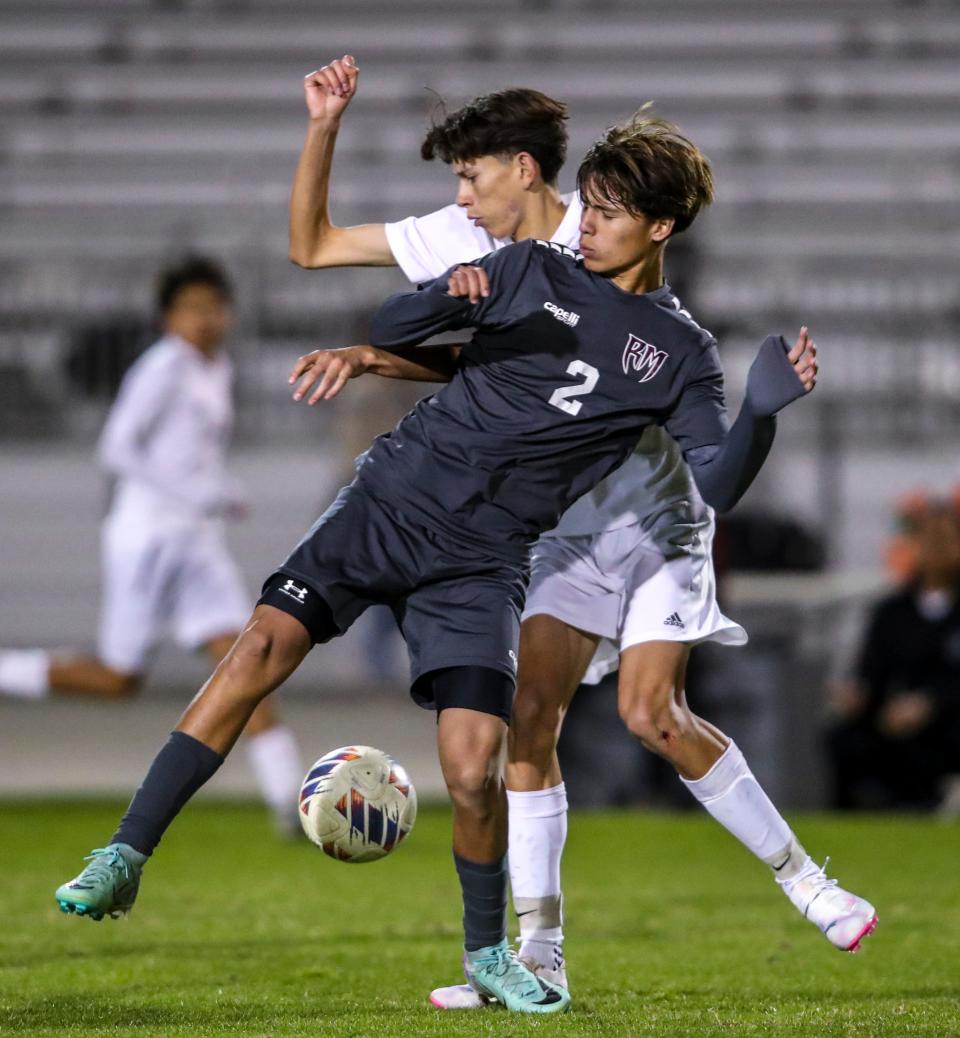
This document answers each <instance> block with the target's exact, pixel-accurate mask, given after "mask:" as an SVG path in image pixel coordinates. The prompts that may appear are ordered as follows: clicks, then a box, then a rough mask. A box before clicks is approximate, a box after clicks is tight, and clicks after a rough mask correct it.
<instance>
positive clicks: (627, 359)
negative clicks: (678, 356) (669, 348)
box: [623, 332, 670, 382]
mask: <svg viewBox="0 0 960 1038" xmlns="http://www.w3.org/2000/svg"><path fill="white" fill-rule="evenodd" d="M669 356H670V354H669V353H667V352H666V351H664V350H658V349H657V347H656V346H652V345H651V344H650V343H649V342H644V341H643V339H638V338H637V337H636V335H634V334H633V333H632V332H631V333H630V334H629V335H628V336H627V345H626V346H624V348H623V373H624V375H637V376H638V378H637V381H638V382H649V381H650V379H652V378H653V377H654V375H656V374H657V372H658V371H659V370H660V369H661V368H662V367H663V365H664V364H665V363H666V361H667V358H668V357H669Z"/></svg>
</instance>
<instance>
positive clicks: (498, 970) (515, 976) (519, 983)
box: [471, 952, 542, 995]
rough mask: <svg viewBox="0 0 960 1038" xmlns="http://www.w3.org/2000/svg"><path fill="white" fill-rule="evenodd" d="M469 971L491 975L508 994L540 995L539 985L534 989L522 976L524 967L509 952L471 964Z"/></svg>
mask: <svg viewBox="0 0 960 1038" xmlns="http://www.w3.org/2000/svg"><path fill="white" fill-rule="evenodd" d="M471 969H473V970H474V971H475V972H477V973H486V974H493V976H495V977H497V978H498V979H499V980H502V981H503V986H504V988H506V990H507V992H508V993H509V994H518V995H524V994H532V993H533V992H534V990H536V991H537V993H538V994H541V993H542V989H541V988H540V985H539V984H536V989H535V988H534V987H533V986H532V985H531V983H530V981H529V979H528V978H527V977H525V976H524V973H525V972H526V969H525V967H524V966H523V965H522V964H521V963H520V961H519V960H518V959H517V958H516V956H515V955H511V954H510V953H509V952H507V953H506V954H504V955H498V956H496V957H495V958H489V959H481V960H480V961H479V962H474V963H471ZM535 983H536V982H535Z"/></svg>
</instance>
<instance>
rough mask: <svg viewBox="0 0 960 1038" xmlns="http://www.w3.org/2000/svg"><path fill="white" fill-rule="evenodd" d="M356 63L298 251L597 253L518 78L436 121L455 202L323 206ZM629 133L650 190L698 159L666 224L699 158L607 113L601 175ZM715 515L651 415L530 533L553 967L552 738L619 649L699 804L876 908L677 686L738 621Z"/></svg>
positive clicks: (550, 968) (324, 111) (345, 78)
mask: <svg viewBox="0 0 960 1038" xmlns="http://www.w3.org/2000/svg"><path fill="white" fill-rule="evenodd" d="M358 76H359V72H358V69H357V66H356V63H355V61H354V59H353V58H352V56H350V55H345V56H344V57H343V58H342V59H340V60H338V61H334V62H331V64H330V65H327V66H324V67H323V68H322V69H319V70H317V71H315V72H313V73H311V74H310V75H308V76H307V77H306V79H305V84H304V88H305V93H306V102H307V108H308V112H309V115H310V123H309V126H308V130H307V137H306V140H305V143H304V146H303V151H302V153H301V157H300V162H299V165H298V167H297V171H296V175H295V179H294V185H293V191H292V195H291V203H290V257H291V259H293V260H294V262H296V263H298V264H300V265H301V266H305V267H333V266H350V265H359V266H383V265H391V264H397V265H398V266H400V267H401V268H402V270H403V272H404V273H405V274H406V275H407V277H408V278H409V279H410V280H411V281H414V282H419V281H424V280H427V279H428V278H432V277H436V276H438V275H439V274H440V273H442V272H443V271H444V270H445V269H446V267H447V266H449V265H450V264H452V263H457V262H468V261H470V260H471V259H472V258H474V257H475V256H480V255H483V254H484V253H487V252H489V251H492V250H496V249H499V248H502V247H503V246H504V245H507V244H509V243H510V242H511V241H519V240H523V239H525V238H531V237H532V238H541V239H547V240H551V241H554V242H557V243H559V244H561V245H564V246H568V247H570V248H573V249H578V248H581V249H582V251H583V252H584V254H585V255H586V254H588V253H589V246H590V242H591V240H592V238H593V237H594V236H595V235H596V234H597V233H598V231H599V229H600V228H601V226H605V225H606V224H607V223H608V222H609V220H610V219H611V213H610V211H609V209H608V208H606V207H604V206H599V207H598V208H597V209H596V210H595V211H594V212H592V213H591V214H590V217H589V219H584V216H583V209H582V200H581V196H580V193H579V191H578V192H575V193H573V194H569V195H561V194H560V192H559V190H558V188H557V177H558V174H559V172H560V169H561V167H562V165H563V162H564V159H565V156H566V141H567V137H566V127H565V120H566V106H565V105H563V104H562V103H561V102H559V101H556V100H554V99H552V98H550V97H547V96H545V95H543V94H541V93H539V92H537V91H534V90H526V89H511V90H504V91H500V92H498V93H495V94H490V95H487V96H485V97H481V98H477V99H475V100H474V101H472V102H471V103H469V104H467V105H465V106H464V107H463V108H461V109H459V110H458V111H455V112H453V113H450V114H449V115H447V116H446V118H444V119H443V120H442V121H441V122H439V123H437V124H435V125H434V126H433V127H432V129H431V130H430V131H429V132H428V134H427V136H426V138H425V140H424V143H423V146H422V149H421V153H422V155H423V157H424V158H426V159H430V158H433V157H434V156H439V157H440V158H441V159H442V160H443V161H445V162H447V163H449V164H450V165H451V166H452V168H453V171H454V173H455V174H456V176H457V179H458V190H457V197H456V202H455V204H452V205H448V206H446V207H444V208H443V209H440V210H438V211H436V212H434V213H431V214H429V215H427V216H423V217H408V218H407V219H405V220H401V221H399V222H397V223H387V224H364V225H359V226H354V227H337V226H335V225H334V224H333V222H332V220H331V218H330V215H329V209H328V197H329V182H330V175H331V169H332V161H333V152H334V146H335V142H336V136H337V132H338V129H339V125H340V119H341V116H342V115H343V113H344V111H345V109H346V108H347V106H348V104H349V103H350V101H351V99H352V98H353V96H354V94H355V93H356V89H357V83H358ZM624 152H626V154H628V155H629V156H630V158H629V160H628V161H629V162H630V163H632V164H633V169H634V170H635V172H636V178H637V182H638V185H639V187H640V188H641V193H642V192H643V191H644V190H645V191H646V195H647V198H648V199H650V200H653V199H655V198H656V195H657V191H658V188H659V186H660V183H659V182H658V181H657V179H656V177H657V172H656V171H657V169H658V166H661V165H662V166H669V164H670V162H671V161H674V162H678V160H677V158H676V156H678V155H680V156H683V158H682V159H680V160H679V162H678V164H683V163H689V165H690V168H691V169H692V170H695V171H696V172H691V173H688V175H687V177H686V179H684V180H682V186H681V191H682V193H685V194H682V197H680V198H677V199H671V201H670V207H669V209H670V212H669V215H670V216H671V217H672V218H673V220H674V222H673V225H672V228H671V232H670V233H671V234H676V233H679V232H681V231H682V230H684V229H685V228H686V227H687V226H688V225H689V224H690V223H691V222H692V220H693V217H694V216H695V215H696V212H697V210H698V209H699V207H700V206H701V205H703V204H709V202H710V201H711V199H712V177H711V175H710V169H709V165H708V164H707V162H706V160H705V159H704V157H703V156H702V155H700V153H699V151H698V150H697V149H696V148H695V147H694V146H693V145H692V144H690V142H688V141H686V140H685V139H684V138H682V137H681V136H680V135H679V134H678V133H677V131H676V128H675V127H672V126H671V125H670V124H667V123H664V122H662V121H660V120H656V119H653V118H649V117H647V116H645V115H643V114H642V113H641V114H640V116H639V117H638V118H635V119H634V120H633V121H631V122H630V123H628V124H627V125H626V126H624V127H623V128H622V129H614V130H612V131H610V132H609V133H608V135H607V138H606V139H605V142H604V143H603V145H602V147H601V149H600V151H599V152H598V153H597V155H596V170H597V174H598V176H599V177H600V178H601V179H602V177H603V176H605V175H606V170H607V169H608V168H609V169H610V170H614V169H615V168H616V167H617V165H618V163H619V162H620V161H621V159H622V156H623V154H624ZM605 163H606V164H607V165H606V166H605ZM644 178H649V180H648V182H647V183H645V184H644V183H643V181H644ZM657 202H658V204H659V202H660V200H657ZM647 215H648V216H650V215H664V214H662V213H656V214H654V213H650V212H648V213H647ZM663 244H664V245H665V244H666V243H665V242H664V243H663ZM666 291H667V292H669V289H666ZM669 298H670V300H671V305H672V306H673V307H674V308H675V309H676V311H677V313H678V314H681V315H683V316H684V317H689V315H688V314H687V313H686V311H685V310H684V309H683V308H682V306H681V304H680V302H679V301H678V300H677V299H676V297H675V296H673V295H670V297H669ZM559 316H560V315H558V317H559ZM643 345H645V344H639V345H638V347H637V348H638V349H640V348H642V347H643ZM323 363H324V364H326V363H334V364H337V363H338V361H337V360H331V361H324V362H323ZM628 363H629V358H627V357H625V359H624V364H625V365H627V364H628ZM572 404H573V401H571V405H572ZM713 535H714V515H713V511H712V510H711V509H710V508H708V507H707V505H706V504H705V503H704V501H703V500H702V499H701V496H700V494H699V493H698V490H697V487H696V485H695V483H694V480H693V479H692V477H691V473H690V470H689V468H688V466H687V465H686V464H685V463H684V460H683V458H682V456H681V454H680V450H679V448H678V446H677V444H676V443H675V442H674V440H673V439H672V438H671V437H670V436H669V435H667V433H666V432H665V431H664V430H663V429H661V428H657V427H651V428H648V429H647V430H645V431H644V434H643V437H642V439H641V440H640V442H639V444H638V445H637V448H636V450H635V451H634V452H633V453H632V454H631V455H630V457H629V458H628V459H627V461H626V462H625V463H624V465H623V466H621V468H620V469H618V470H617V471H616V472H614V473H613V474H612V475H610V476H608V477H607V478H606V479H605V480H604V481H603V482H602V483H600V484H599V485H598V486H597V487H596V488H594V489H593V490H592V491H591V492H590V493H588V494H586V495H584V496H583V497H582V498H581V499H580V500H579V501H577V502H576V503H575V504H574V505H573V506H572V507H571V508H570V509H569V510H568V511H567V512H566V514H565V515H564V516H563V518H562V519H561V521H560V523H559V524H558V525H557V526H556V527H555V529H553V530H551V531H548V532H547V533H546V534H545V535H544V536H542V537H541V539H540V540H539V542H538V543H537V545H536V547H535V548H534V551H533V556H532V571H531V579H530V586H529V589H528V593H527V600H526V607H525V610H524V619H523V626H522V628H521V637H520V666H519V672H518V680H517V694H516V700H515V703H514V710H513V717H512V721H511V729H510V736H509V757H508V764H507V777H506V784H507V790H508V794H507V795H508V801H509V812H510V827H509V834H510V854H509V859H510V877H511V885H512V890H513V900H514V906H515V909H516V911H517V915H518V918H519V922H520V932H521V945H520V955H521V957H522V958H523V959H524V960H526V961H527V962H529V963H530V964H532V965H533V966H534V968H536V970H537V971H538V973H539V974H540V975H541V976H543V977H545V978H546V979H548V980H550V981H551V982H554V983H557V984H560V985H562V986H564V987H565V986H566V984H567V977H566V969H565V961H564V953H563V924H562V898H561V891H560V859H561V855H562V852H563V846H564V843H565V840H566V810H567V802H566V791H565V788H564V785H563V781H562V776H561V773H560V767H559V763H558V761H557V757H556V745H557V740H558V738H559V734H560V728H561V725H562V723H563V718H564V715H565V713H566V709H567V706H568V705H569V703H570V700H571V698H572V697H573V695H574V693H575V691H576V689H577V688H578V687H579V685H580V684H581V683H582V682H584V681H587V682H589V683H594V682H597V681H599V680H600V679H601V678H602V677H603V676H604V675H606V674H607V673H610V672H611V671H613V670H615V669H616V668H617V667H618V665H619V667H620V684H619V708H620V713H621V716H622V717H623V719H624V721H625V723H626V724H627V726H628V727H629V729H630V731H631V732H632V733H633V734H634V735H636V736H637V737H638V738H639V739H640V740H641V741H642V742H643V744H644V745H645V746H647V747H648V748H649V749H651V750H653V751H654V752H656V753H658V754H660V755H661V756H663V757H665V758H666V759H667V760H668V761H669V762H670V763H671V764H673V765H674V767H675V768H676V769H677V772H678V774H679V775H680V777H681V779H682V780H683V781H684V782H685V784H686V786H687V788H688V789H689V790H690V792H691V793H692V794H693V796H694V797H696V799H697V800H698V801H699V802H700V803H701V804H703V806H704V807H705V808H706V809H707V811H709V812H710V814H711V815H712V816H713V817H714V818H715V819H716V820H717V821H719V822H720V823H721V824H722V825H724V826H725V827H726V828H727V829H728V830H729V831H730V832H731V833H732V834H733V835H734V836H736V837H737V838H738V839H739V840H741V842H743V843H744V844H745V845H746V846H747V847H748V848H749V849H750V850H751V851H752V852H753V853H754V854H755V855H756V856H757V857H758V858H760V859H761V860H762V861H764V862H766V863H767V864H768V865H770V866H771V868H772V869H773V874H774V876H775V877H776V879H777V880H778V882H779V883H780V886H781V889H783V891H784V892H785V893H786V894H787V896H788V897H789V898H790V900H791V901H792V902H793V904H794V905H795V906H796V907H797V908H798V909H799V910H800V911H801V912H802V913H803V914H804V915H805V916H806V917H807V918H809V919H810V920H811V921H813V922H815V923H816V925H817V926H818V927H819V928H820V929H821V930H822V931H823V932H824V933H826V934H827V936H828V939H829V940H830V941H831V942H832V943H834V944H835V945H836V946H837V947H841V948H844V949H847V950H852V949H855V948H856V947H857V945H858V943H859V940H860V938H861V936H862V935H863V933H864V932H866V931H867V930H868V929H869V928H870V927H871V926H872V922H873V916H874V912H873V908H872V906H871V905H869V903H868V902H866V901H863V900H862V899H860V898H856V897H855V896H853V895H850V894H848V893H847V892H845V891H843V890H841V889H840V888H838V887H836V884H835V882H834V881H833V880H830V879H828V878H827V876H826V875H825V873H824V871H823V869H821V868H819V867H818V866H816V865H815V864H814V863H813V861H812V860H811V858H810V856H809V855H808V854H807V853H806V851H805V850H804V849H803V847H802V846H801V845H800V844H799V842H798V841H797V839H796V837H795V835H794V834H793V832H792V830H791V829H790V827H789V825H788V824H787V822H786V821H785V820H784V819H783V817H782V816H781V815H780V813H779V812H778V811H777V810H776V808H775V807H774V805H773V804H772V803H771V802H770V800H769V799H768V798H767V796H766V794H765V793H764V791H763V790H762V789H761V787H760V785H759V784H758V782H757V780H756V778H755V777H754V775H753V773H752V772H751V770H750V768H749V767H748V765H747V763H746V761H745V760H744V758H743V755H742V754H741V753H740V750H739V749H738V748H737V746H736V744H735V743H734V742H733V741H732V740H730V739H729V738H727V736H725V735H724V734H723V733H722V732H720V731H719V730H717V729H716V728H714V727H713V726H712V725H710V724H709V723H708V722H706V721H704V720H703V719H702V718H699V717H697V716H696V715H694V714H693V713H692V711H690V709H689V707H688V706H687V702H686V696H685V693H684V678H685V673H686V666H687V660H688V657H689V653H690V650H691V648H692V647H693V646H694V645H695V644H697V643H699V642H702V641H708V640H712V641H717V642H720V643H722V644H733V645H738V644H743V643H744V642H745V641H746V634H745V632H744V631H743V629H742V628H741V627H740V626H739V625H738V624H736V623H734V622H732V621H731V620H729V619H727V618H726V617H725V616H724V615H723V614H722V613H721V612H720V610H719V608H718V606H717V602H716V581H715V577H714V572H713V560H712V553H711V546H712V542H713ZM814 901H816V909H815V910H813V911H810V906H811V905H812V904H813V903H814ZM431 997H432V1000H433V1001H434V1003H435V1004H436V1005H438V1006H440V1007H444V1008H468V1007H476V1006H479V1005H480V1004H481V1000H480V999H478V997H477V995H476V994H475V993H474V992H472V991H470V990H469V989H467V988H465V987H463V986H460V985H458V986H454V987H452V988H441V989H437V990H436V991H434V992H433V994H432V996H431Z"/></svg>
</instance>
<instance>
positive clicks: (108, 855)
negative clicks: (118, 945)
mask: <svg viewBox="0 0 960 1038" xmlns="http://www.w3.org/2000/svg"><path fill="white" fill-rule="evenodd" d="M146 860H147V856H146V855H145V854H141V853H140V852H139V851H135V850H134V849H133V848H132V847H130V846H129V845H128V844H125V843H111V844H110V846H109V847H101V848H98V849H97V850H94V851H91V852H90V853H89V854H88V855H87V856H86V858H84V861H89V862H90V864H89V865H88V866H87V867H86V868H85V869H84V870H83V872H81V873H80V875H79V876H77V877H76V878H75V879H72V880H70V882H69V883H64V884H63V886H61V887H57V892H56V894H55V895H54V897H56V899H57V902H58V904H59V905H60V911H61V912H73V913H75V914H76V915H86V916H89V917H90V918H91V919H93V920H95V921H97V922H99V921H100V920H101V919H102V918H103V917H104V916H105V915H109V916H110V917H111V918H112V919H119V918H120V916H122V915H126V913H127V912H129V911H130V909H131V908H132V907H133V902H134V901H136V899H137V891H138V890H139V888H140V873H141V871H142V869H143V865H144V862H146Z"/></svg>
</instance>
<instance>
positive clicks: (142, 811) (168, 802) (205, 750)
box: [110, 732, 223, 855]
mask: <svg viewBox="0 0 960 1038" xmlns="http://www.w3.org/2000/svg"><path fill="white" fill-rule="evenodd" d="M222 763H223V757H221V756H220V754H219V753H217V752H216V750H211V749H210V747H209V746H205V745H204V744H203V743H202V742H200V741H199V740H198V739H194V738H193V736H192V735H186V734H185V733H184V732H173V733H171V735H170V738H169V739H168V740H167V744H166V745H165V746H164V747H163V749H162V750H161V751H160V752H159V753H158V754H157V755H156V757H154V758H153V763H152V764H151V765H150V770H149V771H148V772H147V775H146V778H144V780H143V784H142V785H141V786H140V788H139V789H138V790H137V791H136V793H134V795H133V800H131V801H130V806H129V807H128V808H127V813H126V814H125V815H124V816H123V818H122V819H121V820H120V826H119V828H118V829H117V831H116V832H115V833H114V834H113V836H112V838H111V840H110V842H111V843H127V844H129V845H130V846H131V847H132V848H133V849H134V850H136V851H139V852H140V853H141V854H148V855H149V854H152V853H153V849H154V848H155V847H156V846H157V844H158V843H159V842H160V837H161V836H163V834H164V833H165V832H166V831H167V826H168V825H169V824H170V823H171V822H172V821H173V820H174V818H176V816H177V814H178V813H179V811H180V808H182V807H183V805H184V804H185V803H186V802H187V801H188V800H189V799H190V797H192V796H193V794H194V793H196V791H197V790H198V789H199V788H200V787H201V786H202V785H203V784H204V783H205V782H206V781H207V780H208V779H209V778H211V776H212V775H213V774H214V772H215V771H216V770H217V768H219V767H220V765H221V764H222Z"/></svg>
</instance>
